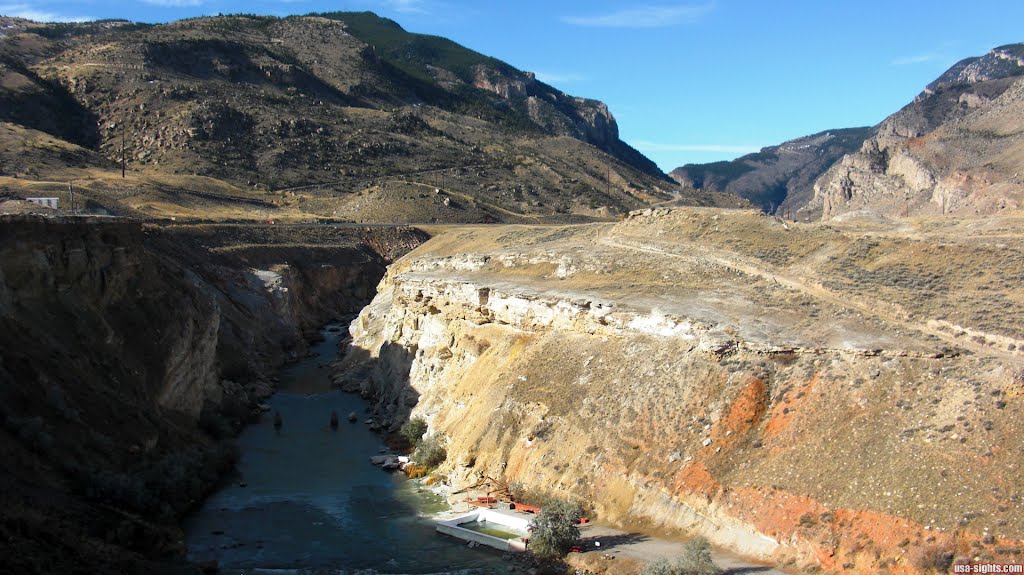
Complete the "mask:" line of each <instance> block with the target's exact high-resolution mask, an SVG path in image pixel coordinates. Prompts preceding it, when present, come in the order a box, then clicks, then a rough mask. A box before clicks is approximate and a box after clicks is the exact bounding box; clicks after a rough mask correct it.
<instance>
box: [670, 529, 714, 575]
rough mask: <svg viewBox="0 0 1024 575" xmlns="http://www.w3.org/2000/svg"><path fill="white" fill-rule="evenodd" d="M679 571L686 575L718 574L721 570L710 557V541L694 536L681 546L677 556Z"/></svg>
mask: <svg viewBox="0 0 1024 575" xmlns="http://www.w3.org/2000/svg"><path fill="white" fill-rule="evenodd" d="M679 568H680V573H685V574H686V575H718V574H719V573H721V572H722V570H721V569H719V567H718V565H715V562H714V561H713V560H712V559H711V543H709V542H708V540H707V539H705V538H704V537H695V538H693V539H690V540H689V541H687V542H686V545H684V546H683V556H682V557H680V558H679Z"/></svg>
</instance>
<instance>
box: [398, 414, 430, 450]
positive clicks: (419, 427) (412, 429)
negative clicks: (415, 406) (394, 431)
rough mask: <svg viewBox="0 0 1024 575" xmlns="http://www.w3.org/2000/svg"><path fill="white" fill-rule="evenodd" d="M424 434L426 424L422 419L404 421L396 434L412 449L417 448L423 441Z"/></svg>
mask: <svg viewBox="0 0 1024 575" xmlns="http://www.w3.org/2000/svg"><path fill="white" fill-rule="evenodd" d="M426 432H427V422H426V421H424V420H423V418H422V417H414V418H412V419H410V420H409V421H406V422H405V424H404V425H402V428H401V429H400V430H398V434H399V435H401V436H402V438H403V439H405V440H406V441H408V442H409V445H411V446H412V447H419V445H420V442H421V441H423V434H424V433H426Z"/></svg>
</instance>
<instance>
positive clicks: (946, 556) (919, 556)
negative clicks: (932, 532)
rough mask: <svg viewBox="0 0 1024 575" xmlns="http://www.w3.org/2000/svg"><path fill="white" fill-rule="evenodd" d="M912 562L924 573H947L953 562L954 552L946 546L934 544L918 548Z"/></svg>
mask: <svg viewBox="0 0 1024 575" xmlns="http://www.w3.org/2000/svg"><path fill="white" fill-rule="evenodd" d="M911 563H913V565H914V567H916V568H917V569H918V570H919V571H922V572H924V573H945V572H946V571H949V566H950V565H952V564H953V552H952V551H950V550H949V549H947V548H945V547H940V546H938V545H932V546H931V547H925V548H923V549H920V550H918V551H917V553H916V554H915V555H914V557H913V558H912V560H911Z"/></svg>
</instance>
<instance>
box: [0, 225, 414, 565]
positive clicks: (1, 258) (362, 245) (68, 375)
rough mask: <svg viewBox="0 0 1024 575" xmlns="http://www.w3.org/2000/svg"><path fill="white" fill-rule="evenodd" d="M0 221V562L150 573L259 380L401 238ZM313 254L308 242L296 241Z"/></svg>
mask: <svg viewBox="0 0 1024 575" xmlns="http://www.w3.org/2000/svg"><path fill="white" fill-rule="evenodd" d="M312 230H313V231H307V230H305V229H303V228H291V229H287V230H274V229H260V228H245V227H239V226H195V227H173V228H160V227H151V226H143V225H141V224H139V223H136V222H127V221H122V220H110V221H107V220H89V219H82V218H73V219H66V220H56V219H45V218H39V217H8V218H4V219H3V220H2V221H0V239H2V242H0V350H2V351H0V423H2V426H0V457H2V458H3V459H4V462H5V465H4V468H5V473H3V474H0V534H2V537H0V556H3V557H4V565H3V569H11V570H12V571H13V572H18V573H58V572H59V573H96V572H126V573H134V572H138V573H148V572H152V570H153V569H154V568H155V567H154V565H153V564H152V561H156V560H159V561H168V560H175V559H176V558H180V557H181V556H182V552H183V546H182V545H183V544H182V541H181V534H180V533H179V532H178V530H177V527H176V519H177V518H178V517H179V516H180V514H181V513H183V512H184V511H186V510H187V509H188V508H190V507H191V506H192V505H194V504H195V502H196V500H198V499H199V498H200V497H202V496H203V495H204V494H205V493H206V491H207V490H208V489H209V488H210V487H211V486H212V485H213V484H214V483H215V482H216V480H217V479H218V478H219V476H220V475H221V473H222V472H223V471H224V470H226V469H227V468H229V467H230V465H231V464H232V462H233V459H232V458H233V455H232V450H231V449H230V447H228V446H227V445H225V444H222V443H220V442H219V440H221V439H224V438H225V437H227V436H229V435H230V434H231V431H232V428H233V427H235V426H237V425H238V424H239V423H240V422H241V421H242V420H244V419H246V418H247V417H248V416H249V415H250V413H251V410H252V407H253V402H254V401H255V400H257V399H259V398H260V397H262V396H264V395H266V394H268V393H270V392H271V391H272V389H273V387H272V383H271V381H270V380H269V379H268V378H269V376H270V373H269V370H270V369H272V368H274V367H276V366H277V365H280V364H281V363H282V362H283V361H286V360H287V359H288V358H293V357H297V356H299V355H301V354H302V353H304V352H305V346H306V343H305V337H308V336H309V335H311V334H312V333H313V330H314V328H316V327H317V326H319V325H322V324H323V323H324V322H326V321H328V320H330V319H335V318H340V317H342V316H344V315H345V314H346V313H350V312H353V311H355V310H357V309H359V308H360V307H361V306H362V305H364V304H365V303H366V302H367V301H368V300H369V296H370V294H371V293H372V286H373V285H374V284H375V283H376V282H377V281H378V280H379V279H380V277H381V276H382V275H383V273H384V270H385V266H386V265H387V263H388V262H390V260H391V257H392V256H394V255H396V254H400V253H404V251H407V250H408V249H411V247H413V246H414V245H416V244H418V243H420V242H421V241H422V240H423V238H424V236H423V235H422V234H421V233H420V232H417V231H414V230H408V229H377V230H368V229H359V228H352V229H340V228H332V229H320V228H312ZM310 236H314V237H310Z"/></svg>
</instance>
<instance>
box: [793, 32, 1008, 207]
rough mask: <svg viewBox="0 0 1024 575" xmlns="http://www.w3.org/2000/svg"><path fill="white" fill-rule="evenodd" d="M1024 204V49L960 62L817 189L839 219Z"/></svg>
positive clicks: (1003, 49)
mask: <svg viewBox="0 0 1024 575" xmlns="http://www.w3.org/2000/svg"><path fill="white" fill-rule="evenodd" d="M1022 205H1024V44H1011V45H1007V46H1000V47H998V48H995V49H994V50H992V51H990V52H989V53H988V54H986V55H984V56H981V57H977V58H968V59H966V60H962V61H961V62H958V63H957V64H955V65H954V66H953V67H952V68H950V69H949V70H947V71H946V72H945V73H944V74H942V75H941V76H940V77H939V78H938V79H936V80H935V81H934V82H932V83H931V84H929V85H928V86H927V87H926V88H925V90H924V91H923V92H922V93H921V94H920V95H918V96H917V97H916V98H915V99H914V101H913V102H911V103H910V104H908V105H907V106H905V107H904V108H903V109H902V110H900V111H899V112H896V113H895V114H893V115H892V116H889V117H888V118H886V119H885V121H883V122H882V123H881V125H880V126H879V128H878V132H877V134H876V135H875V136H874V137H872V138H869V139H868V140H867V141H865V142H864V145H863V146H862V147H861V149H860V150H859V151H857V152H856V153H854V154H851V155H849V156H847V157H846V158H844V159H843V160H842V161H841V162H839V163H838V164H836V165H835V166H833V167H832V168H831V169H830V170H829V171H828V172H827V173H825V174H824V175H823V176H822V177H821V178H820V179H819V180H818V182H817V183H816V184H815V193H814V199H813V200H812V202H811V203H810V205H809V206H808V210H809V211H812V212H814V213H821V215H822V218H823V219H829V218H832V217H835V216H837V215H840V214H842V213H846V212H850V211H855V210H870V211H873V212H878V213H881V214H883V215H895V216H902V215H929V214H942V213H965V214H977V213H993V212H996V211H999V210H1003V209H1014V208H1020V207H1022Z"/></svg>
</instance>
